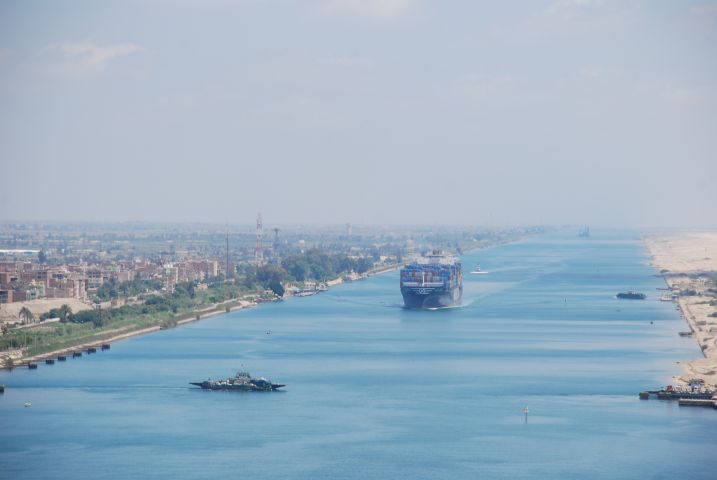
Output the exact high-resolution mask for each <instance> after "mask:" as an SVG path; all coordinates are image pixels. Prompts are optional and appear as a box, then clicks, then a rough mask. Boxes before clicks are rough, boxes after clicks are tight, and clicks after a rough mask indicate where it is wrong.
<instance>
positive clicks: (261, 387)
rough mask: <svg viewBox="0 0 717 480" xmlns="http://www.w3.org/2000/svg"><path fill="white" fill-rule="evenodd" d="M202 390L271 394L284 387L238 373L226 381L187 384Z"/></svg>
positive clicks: (244, 373) (246, 373)
mask: <svg viewBox="0 0 717 480" xmlns="http://www.w3.org/2000/svg"><path fill="white" fill-rule="evenodd" d="M189 384H190V385H196V386H197V387H200V388H202V389H203V390H238V391H240V392H271V391H274V390H277V389H279V388H281V387H285V386H286V385H282V384H279V383H272V382H271V380H268V379H266V378H264V377H259V378H252V376H251V375H250V374H249V372H246V371H240V372H237V374H236V376H234V377H229V378H227V379H226V380H212V379H211V378H210V379H209V380H205V381H203V382H189Z"/></svg>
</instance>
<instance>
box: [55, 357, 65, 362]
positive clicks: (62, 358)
mask: <svg viewBox="0 0 717 480" xmlns="http://www.w3.org/2000/svg"><path fill="white" fill-rule="evenodd" d="M65 360H67V357H66V356H64V355H58V356H57V361H58V362H64V361H65Z"/></svg>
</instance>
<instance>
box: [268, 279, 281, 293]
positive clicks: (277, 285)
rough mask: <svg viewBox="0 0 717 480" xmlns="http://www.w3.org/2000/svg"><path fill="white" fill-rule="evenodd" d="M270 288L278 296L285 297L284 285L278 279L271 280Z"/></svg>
mask: <svg viewBox="0 0 717 480" xmlns="http://www.w3.org/2000/svg"><path fill="white" fill-rule="evenodd" d="M269 288H270V289H271V291H272V292H274V294H275V295H276V296H277V297H283V296H284V286H283V285H282V284H281V282H280V281H278V280H272V281H271V282H269Z"/></svg>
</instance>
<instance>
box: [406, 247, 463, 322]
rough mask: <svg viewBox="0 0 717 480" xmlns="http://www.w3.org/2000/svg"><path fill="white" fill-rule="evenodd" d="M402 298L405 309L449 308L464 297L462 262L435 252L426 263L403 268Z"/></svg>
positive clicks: (417, 263)
mask: <svg viewBox="0 0 717 480" xmlns="http://www.w3.org/2000/svg"><path fill="white" fill-rule="evenodd" d="M401 295H403V304H404V305H405V306H406V308H446V307H454V306H456V305H459V304H460V302H461V297H462V296H463V272H462V271H461V264H460V262H457V261H455V260H454V259H453V258H451V257H449V256H447V255H444V254H442V253H441V252H440V251H438V250H434V251H433V253H431V255H429V256H428V257H427V259H425V260H424V261H423V262H415V263H412V264H410V265H407V266H406V267H405V268H402V269H401Z"/></svg>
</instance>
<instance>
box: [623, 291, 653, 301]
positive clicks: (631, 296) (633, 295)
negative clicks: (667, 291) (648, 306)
mask: <svg viewBox="0 0 717 480" xmlns="http://www.w3.org/2000/svg"><path fill="white" fill-rule="evenodd" d="M616 297H617V298H622V299H627V300H644V299H646V298H647V295H645V294H644V293H639V292H633V291H632V290H630V291H629V292H620V293H618V294H617V295H616Z"/></svg>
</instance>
